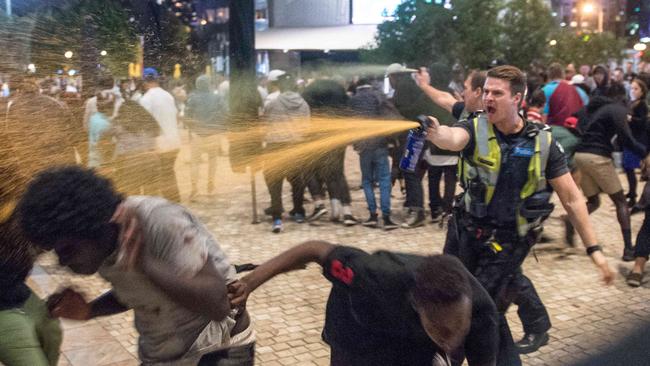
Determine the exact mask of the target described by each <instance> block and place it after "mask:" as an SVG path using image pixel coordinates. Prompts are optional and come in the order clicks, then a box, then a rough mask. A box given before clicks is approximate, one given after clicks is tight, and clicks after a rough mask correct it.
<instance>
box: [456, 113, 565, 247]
mask: <svg viewBox="0 0 650 366" xmlns="http://www.w3.org/2000/svg"><path fill="white" fill-rule="evenodd" d="M472 123H473V125H474V132H475V133H474V143H475V145H474V152H473V154H472V155H471V156H464V155H463V156H461V159H460V161H459V162H458V169H459V177H460V179H461V183H462V184H463V187H464V188H465V193H464V195H463V200H464V203H465V205H464V206H465V210H466V211H467V212H468V213H470V214H471V211H470V208H471V207H472V200H473V199H477V198H476V197H472V195H471V194H470V193H469V192H468V191H467V189H468V187H469V183H470V182H472V181H474V182H476V181H477V178H478V181H480V182H481V183H482V184H483V187H484V188H485V189H484V191H485V197H483V202H482V203H483V204H484V205H485V207H487V206H488V205H489V204H490V202H491V201H492V197H493V196H494V190H495V188H496V186H497V181H498V179H499V172H500V171H501V146H500V145H499V142H498V140H497V136H496V134H495V131H494V126H493V125H492V124H491V123H489V122H488V120H487V116H486V115H485V114H484V113H481V114H479V115H478V116H476V117H475V118H474V119H473V120H472ZM532 132H533V133H534V136H532V134H529V135H528V137H529V138H534V139H535V151H534V153H533V155H532V156H531V157H530V162H529V164H528V180H527V181H526V183H525V184H524V186H523V188H522V189H521V192H520V194H519V202H517V203H516V205H517V217H516V221H517V232H518V234H519V235H520V236H522V237H523V236H525V235H526V234H527V233H528V231H529V230H530V229H531V228H533V227H534V226H536V225H538V224H539V221H541V218H539V219H537V220H534V222H529V221H528V220H527V219H526V218H524V217H522V216H521V215H520V214H519V209H520V206H521V204H522V203H523V202H524V201H525V200H526V198H528V197H530V196H532V195H533V194H535V193H537V192H542V191H545V190H546V176H545V172H546V165H547V163H548V157H549V152H550V147H551V141H552V139H551V131H550V129H549V130H548V131H547V130H546V129H545V128H538V129H537V130H533V131H532ZM504 178H507V177H502V179H504Z"/></svg>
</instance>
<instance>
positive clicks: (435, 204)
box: [429, 165, 458, 214]
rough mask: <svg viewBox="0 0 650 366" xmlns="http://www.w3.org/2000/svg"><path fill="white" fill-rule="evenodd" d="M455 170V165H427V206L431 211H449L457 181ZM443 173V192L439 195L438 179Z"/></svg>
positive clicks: (447, 212)
mask: <svg viewBox="0 0 650 366" xmlns="http://www.w3.org/2000/svg"><path fill="white" fill-rule="evenodd" d="M457 170H458V168H457V166H456V165H448V166H433V165H432V166H429V207H430V208H431V212H432V213H433V212H436V211H438V210H440V209H442V211H443V212H444V213H446V214H449V213H451V207H452V206H453V203H454V194H455V193H456V183H457V182H458V178H457V176H456V172H457ZM443 175H444V183H445V187H444V194H443V196H442V197H440V180H441V178H442V177H443Z"/></svg>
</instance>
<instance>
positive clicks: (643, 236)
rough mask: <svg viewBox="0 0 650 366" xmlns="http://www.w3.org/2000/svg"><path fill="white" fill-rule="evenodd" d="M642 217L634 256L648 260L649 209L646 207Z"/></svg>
mask: <svg viewBox="0 0 650 366" xmlns="http://www.w3.org/2000/svg"><path fill="white" fill-rule="evenodd" d="M644 215H645V217H644V218H643V224H642V225H641V229H639V234H637V237H636V246H635V247H634V256H635V257H637V258H645V259H648V256H650V207H646V210H645V214H644Z"/></svg>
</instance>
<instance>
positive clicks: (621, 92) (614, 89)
mask: <svg viewBox="0 0 650 366" xmlns="http://www.w3.org/2000/svg"><path fill="white" fill-rule="evenodd" d="M606 94H607V96H608V97H610V98H612V99H614V100H615V101H616V102H624V101H625V98H626V97H627V89H625V86H624V85H623V83H619V82H613V83H611V84H610V85H609V88H607V93H606Z"/></svg>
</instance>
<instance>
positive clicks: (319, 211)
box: [307, 205, 327, 221]
mask: <svg viewBox="0 0 650 366" xmlns="http://www.w3.org/2000/svg"><path fill="white" fill-rule="evenodd" d="M326 213H327V208H326V207H325V205H318V206H316V208H314V212H313V213H312V214H311V215H309V217H308V218H307V221H314V220H318V219H319V218H321V216H323V215H325V214H326Z"/></svg>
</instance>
